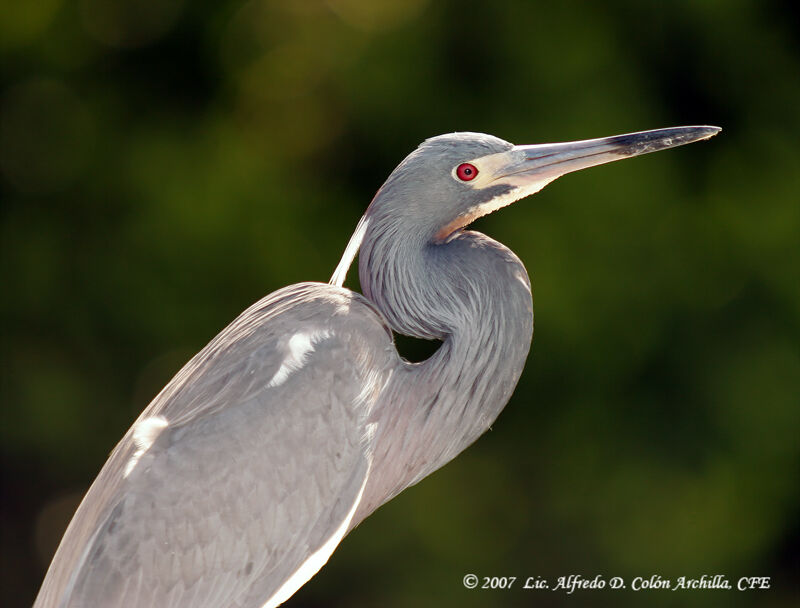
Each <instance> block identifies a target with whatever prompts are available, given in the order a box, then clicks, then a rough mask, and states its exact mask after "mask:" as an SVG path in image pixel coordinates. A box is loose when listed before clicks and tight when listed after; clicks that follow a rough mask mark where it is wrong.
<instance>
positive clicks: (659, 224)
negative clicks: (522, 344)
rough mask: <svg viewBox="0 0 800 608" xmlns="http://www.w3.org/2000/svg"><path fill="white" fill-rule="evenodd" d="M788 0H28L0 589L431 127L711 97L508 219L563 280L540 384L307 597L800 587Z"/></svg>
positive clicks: (654, 111) (550, 597)
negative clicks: (705, 583) (485, 578)
mask: <svg viewBox="0 0 800 608" xmlns="http://www.w3.org/2000/svg"><path fill="white" fill-rule="evenodd" d="M794 11H796V9H795V7H794V4H791V3H789V2H786V1H783V2H780V1H777V0H773V1H766V2H757V1H755V0H727V1H725V2H720V1H716V2H714V1H707V2H690V1H688V0H684V1H676V2H669V3H666V2H655V1H652V0H647V1H635V0H609V1H606V2H602V3H598V2H587V1H584V2H564V3H553V2H534V1H531V2H527V1H524V0H512V1H500V2H494V3H489V2H483V3H479V2H464V1H460V2H454V1H451V0H447V1H434V0H427V1H426V0H390V1H385V2H373V1H372V0H327V1H323V0H303V1H292V0H251V1H249V2H242V1H240V0H219V1H217V2H203V1H200V2H188V1H184V0H149V1H148V2H134V1H133V0H109V1H101V0H77V1H75V2H70V1H68V0H38V1H36V2H12V1H11V0H2V2H0V14H1V15H2V17H1V18H0V79H1V80H0V198H1V199H2V208H1V209H0V214H1V215H0V217H1V218H2V222H1V224H0V231H1V233H0V236H1V245H0V247H2V249H1V250H2V293H3V297H2V299H1V300H0V307H2V314H3V336H2V339H3V342H2V344H3V358H2V361H3V365H2V425H1V427H0V438H1V439H2V448H1V449H2V464H3V467H2V471H3V484H2V493H3V495H2V512H1V516H2V522H1V523H2V578H0V588H2V591H1V592H0V593H2V596H3V599H2V605H3V606H7V607H9V608H11V607H14V606H28V605H30V603H31V601H32V598H33V597H34V595H35V593H36V590H37V589H38V585H39V584H40V582H41V579H42V576H43V575H44V571H45V568H46V566H47V564H48V562H49V559H50V555H51V554H52V551H53V550H54V548H55V546H56V544H57V542H58V540H59V538H60V534H61V531H62V530H63V527H64V526H65V525H66V522H67V520H68V519H69V517H70V516H71V513H72V511H73V510H74V508H75V506H76V504H77V501H78V500H79V498H80V496H81V494H82V492H83V491H85V489H86V487H87V485H88V483H89V482H90V481H91V479H92V478H93V477H94V475H95V474H96V472H97V471H98V469H99V467H100V466H101V464H102V463H103V461H104V459H105V456H106V454H107V453H108V452H109V450H110V449H111V448H112V447H113V445H114V443H115V442H116V441H117V440H118V438H119V437H121V436H122V434H123V433H124V431H125V430H126V428H127V427H128V426H129V425H130V423H131V422H132V420H133V419H134V417H135V416H136V414H137V413H138V412H139V411H140V410H141V409H142V408H143V407H144V406H145V405H146V404H147V402H148V401H149V400H150V399H151V398H152V397H153V396H154V395H155V393H156V392H157V391H158V389H159V388H160V387H161V386H162V385H163V384H164V383H165V382H166V381H167V380H168V379H169V378H170V377H171V375H172V374H173V373H175V371H177V370H178V368H179V367H180V366H181V365H182V363H183V362H184V361H185V360H186V359H187V358H188V357H189V356H190V355H191V354H192V353H193V352H195V351H196V350H197V349H199V348H200V347H202V346H203V344H204V343H205V342H207V341H208V340H209V339H210V338H212V337H213V336H214V335H215V333H216V332H217V331H218V330H219V329H221V328H222V327H223V326H224V325H225V324H226V323H227V322H228V321H230V320H231V319H232V318H233V317H234V316H235V315H236V314H237V313H238V312H239V311H241V310H242V309H244V308H245V307H246V306H247V305H249V304H250V303H252V302H253V301H255V300H256V299H258V298H260V297H261V296H263V295H264V294H266V293H268V292H270V291H272V290H274V289H276V288H278V287H280V286H282V285H285V284H288V283H293V282H298V281H302V280H323V281H324V280H327V278H328V277H329V276H330V273H331V272H332V270H333V268H334V266H335V265H336V262H337V260H338V257H339V255H340V253H341V251H342V250H343V248H344V245H345V243H346V242H347V239H348V237H349V235H350V232H351V230H352V229H353V228H354V226H355V224H356V221H357V219H358V217H359V216H360V214H361V213H362V212H363V210H364V209H365V208H366V205H367V204H368V202H369V200H370V198H371V196H372V194H373V193H374V191H375V190H376V189H377V187H378V186H379V185H380V184H381V182H382V180H383V179H384V178H385V176H386V175H388V173H389V171H390V170H391V169H392V168H393V167H394V166H395V165H396V164H397V163H398V162H399V161H400V160H401V159H402V157H403V156H404V155H405V154H406V153H408V152H409V151H411V150H412V149H413V148H414V147H415V146H416V145H417V144H418V143H419V142H420V141H421V140H423V139H424V138H426V137H429V136H431V135H434V134H438V133H442V132H447V131H452V130H474V131H485V132H489V133H493V134H495V135H498V136H500V137H503V138H506V139H509V140H511V141H514V142H516V143H537V142H544V141H563V140H569V139H584V138H588V137H599V136H604V135H612V134H616V133H621V132H628V131H636V130H642V129H648V128H655V127H661V126H672V125H680V124H704V123H706V124H718V125H721V126H723V127H724V129H725V130H724V131H723V133H722V134H721V135H720V136H718V137H716V138H715V139H713V140H712V141H710V142H708V143H702V144H696V145H693V146H689V147H687V148H681V149H680V150H676V151H669V152H664V153H661V154H657V155H653V156H648V157H646V158H641V159H635V160H631V161H628V162H625V163H616V164H614V165H610V166H607V167H602V168H597V169H592V170H591V171H586V172H582V173H579V174H576V175H571V176H569V177H567V178H565V179H564V180H562V181H559V182H557V183H556V184H554V185H552V186H550V187H549V188H547V189H546V190H545V191H543V192H542V193H540V194H538V195H537V196H536V197H534V198H533V199H530V200H528V201H526V202H524V203H521V204H519V205H517V206H515V207H514V208H512V209H509V210H504V211H502V212H501V213H499V214H495V215H493V216H490V217H488V218H485V219H483V220H481V221H480V222H479V223H478V225H477V228H478V229H480V230H483V231H485V232H487V233H489V234H490V235H492V236H494V237H495V238H498V239H500V240H502V241H503V242H505V243H506V244H508V245H509V246H511V247H512V249H514V250H515V251H516V252H517V253H518V254H519V255H520V257H521V258H522V259H523V260H524V261H526V263H527V264H528V268H529V270H530V273H531V276H532V279H533V282H534V291H535V294H536V296H535V299H536V313H537V330H536V332H537V333H536V337H535V339H534V346H533V349H532V352H531V356H530V358H529V361H528V367H527V370H526V372H525V374H524V376H523V378H522V380H521V382H520V385H519V387H518V390H517V391H516V394H515V396H514V398H513V399H512V401H511V403H510V404H509V406H508V408H507V409H506V411H505V412H504V413H503V415H502V416H501V417H500V419H499V420H498V421H497V423H496V424H495V426H494V429H493V430H492V432H490V433H488V434H487V435H486V436H485V437H484V438H482V439H481V440H480V441H479V442H478V443H477V444H476V445H475V446H474V447H473V448H471V449H470V450H468V451H467V452H466V453H465V454H463V455H462V456H461V457H459V458H458V459H456V460H455V461H454V462H453V463H452V464H451V465H449V466H447V467H445V469H443V470H442V471H441V472H439V473H437V474H436V475H434V476H433V477H432V478H430V479H428V480H426V481H425V482H423V483H421V484H420V485H419V486H417V487H415V488H413V489H411V490H409V491H407V492H405V493H404V494H403V495H401V496H400V497H398V498H397V499H395V500H394V501H392V502H391V503H389V504H388V505H387V506H386V507H384V508H382V509H381V510H380V511H379V512H378V513H376V514H375V515H374V516H373V517H371V518H370V519H368V520H367V521H366V522H365V523H364V524H362V525H361V526H360V527H359V529H357V530H356V531H355V532H354V533H353V534H351V535H350V536H349V537H348V538H347V539H345V541H344V542H343V544H342V546H341V547H340V549H339V550H338V551H337V552H336V553H335V554H334V557H333V558H332V560H331V561H330V563H329V564H328V565H327V566H326V567H325V568H324V569H323V571H322V572H321V573H320V574H319V576H317V577H316V578H314V579H313V580H312V582H311V583H309V584H308V585H307V586H306V587H305V588H303V589H302V590H301V591H300V592H299V593H298V594H297V596H296V597H295V598H294V599H293V600H292V601H291V602H289V604H288V605H289V606H389V607H393V606H396V607H401V606H467V607H469V606H476V607H477V606H523V605H530V604H536V605H541V606H557V605H558V606H561V605H575V604H578V603H585V604H588V605H592V606H602V605H613V606H641V605H649V606H662V605H663V606H675V605H692V606H695V605H696V606H718V605H725V606H750V605H753V606H755V605H757V606H767V607H773V606H774V607H778V606H789V605H797V603H796V600H797V599H798V571H799V570H800V565H799V563H798V551H799V548H798V547H799V546H800V527H798V522H800V518H799V517H798V512H799V509H798V504H799V503H800V491H799V486H798V479H799V478H800V477H799V474H800V470H799V469H800V407H798V406H800V399H798V396H799V395H800V279H799V278H798V271H799V270H800V204H799V203H800V171H798V167H800V145H798V143H799V142H800V110H799V108H800V30H799V29H798V15H797V13H796V12H794ZM354 281H355V279H353V278H352V277H351V284H352V283H353V282H354ZM403 347H404V349H406V351H407V352H408V353H409V356H412V357H413V356H421V354H420V353H421V352H423V351H421V350H415V349H418V348H421V347H419V345H415V344H406V343H405V342H404V346H403ZM468 572H474V573H476V574H478V575H515V576H519V577H525V576H529V575H530V576H536V575H539V576H543V577H545V578H548V579H550V580H553V579H554V578H555V577H556V576H560V575H567V574H570V573H579V574H582V575H585V576H594V575H595V574H602V575H604V576H607V577H610V576H615V575H619V576H625V577H632V576H637V575H641V576H649V575H650V574H653V573H658V574H661V575H662V576H666V577H675V576H681V575H686V576H695V577H697V576H700V575H701V574H717V573H720V574H726V575H728V576H729V577H731V578H732V579H733V580H734V581H735V580H736V579H737V578H738V577H739V576H744V575H752V576H771V577H772V586H773V589H772V590H770V591H769V592H758V593H756V592H753V593H749V594H748V593H736V592H703V593H700V592H694V593H686V594H682V595H681V597H680V598H679V599H677V600H676V599H675V597H674V596H672V595H670V594H665V593H663V592H660V593H659V592H650V593H648V594H647V595H641V594H638V595H634V594H630V595H626V594H624V593H613V592H609V591H606V592H600V593H597V592H595V593H587V592H583V593H577V594H575V595H570V596H566V595H562V594H560V593H552V592H523V591H521V590H519V589H515V590H512V591H506V592H501V591H467V590H465V589H464V588H463V586H462V584H461V579H462V577H463V576H464V575H465V574H466V573H468Z"/></svg>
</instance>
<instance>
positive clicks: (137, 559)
mask: <svg viewBox="0 0 800 608" xmlns="http://www.w3.org/2000/svg"><path fill="white" fill-rule="evenodd" d="M718 131H719V128H717V127H708V126H701V127H676V128H670V129H658V130H655V131H644V132H641V133H633V134H628V135H619V136H616V137H608V138H603V139H591V140H586V141H577V142H569V143H559V144H543V145H533V146H514V145H512V144H510V143H508V142H506V141H503V140H501V139H498V138H496V137H492V136H490V135H484V134H480V133H453V134H449V135H441V136H439V137H434V138H432V139H429V140H427V141H425V142H424V143H423V144H422V145H420V146H419V148H417V149H416V150H415V151H414V152H412V153H411V154H410V155H409V156H408V157H407V158H406V159H405V160H404V161H403V162H402V163H401V164H400V165H399V166H398V167H397V168H396V169H395V170H394V171H393V172H392V174H391V175H390V176H389V179H388V180H387V181H386V183H385V184H384V185H383V186H382V187H381V188H380V190H379V191H378V193H377V194H376V196H375V198H374V199H373V201H372V203H371V204H370V206H369V208H368V209H367V211H366V213H365V214H364V216H363V218H362V219H361V221H360V223H359V224H358V227H357V229H356V231H355V234H354V235H353V237H352V238H351V240H350V243H349V244H348V246H347V249H346V250H345V254H344V256H343V258H342V261H341V262H340V264H339V266H338V268H337V269H336V272H335V273H334V275H333V278H332V279H331V282H330V283H328V284H323V283H299V284H297V285H291V286H289V287H286V288H284V289H280V290H278V291H276V292H274V293H272V294H270V295H268V296H266V297H265V298H264V299H262V300H260V301H259V302H257V303H256V304H254V305H253V306H251V307H250V308H249V309H247V310H246V311H245V312H243V313H242V314H241V315H240V316H239V317H238V318H237V319H236V320H235V321H233V323H231V324H230V325H229V326H228V327H227V328H225V329H224V330H223V331H222V333H220V334H219V335H218V336H217V337H216V338H214V339H213V340H212V341H211V342H210V343H209V344H208V346H206V347H205V348H204V349H203V350H201V351H200V352H199V353H198V354H197V355H195V357H193V358H192V359H191V360H190V361H189V362H188V363H187V364H186V366H185V367H184V368H183V369H182V370H181V371H180V372H178V374H177V375H176V376H175V378H173V379H172V380H171V381H170V383H169V384H167V386H166V387H165V388H164V389H163V390H162V391H161V393H159V394H158V396H156V398H155V399H154V400H153V402H152V403H151V404H150V405H149V406H148V407H147V408H146V409H145V410H144V412H142V414H141V416H140V417H139V418H138V420H136V422H135V423H134V425H133V426H132V427H131V429H130V430H129V431H128V432H127V433H126V435H125V436H124V437H123V438H122V440H121V441H120V442H119V444H118V445H117V446H116V448H115V449H114V451H113V452H112V454H111V456H110V457H109V459H108V461H107V462H106V464H105V466H104V467H103V469H102V470H101V471H100V474H99V475H98V477H97V479H96V480H95V482H94V484H93V485H92V486H91V488H90V489H89V491H88V493H87V494H86V497H85V498H84V499H83V502H82V503H81V505H80V507H79V508H78V510H77V512H76V513H75V516H74V518H73V519H72V522H71V523H70V525H69V527H68V529H67V531H66V533H65V535H64V538H63V540H62V541H61V545H60V546H59V548H58V551H57V552H56V555H55V557H54V558H53V562H52V564H51V565H50V569H49V570H48V572H47V576H46V578H45V580H44V584H43V586H42V589H41V591H40V592H39V596H38V598H37V600H36V604H35V606H36V607H37V608H45V607H47V608H77V607H81V608H89V607H91V608H95V607H100V606H102V607H128V608H130V607H142V608H144V607H147V608H151V607H158V608H166V607H177V606H181V607H187V608H188V607H191V608H204V607H206V608H216V607H239V608H250V607H254V606H265V607H272V606H277V605H278V604H280V603H282V602H283V601H285V600H286V599H288V598H289V597H290V596H291V595H292V594H293V593H294V592H295V591H297V589H299V588H300V586H302V585H303V584H304V583H305V582H306V581H307V580H308V579H309V578H311V577H312V576H313V575H314V574H315V573H316V572H317V571H318V570H319V569H320V568H321V567H322V565H323V564H324V563H325V562H326V561H327V560H328V558H329V557H330V555H331V553H332V552H333V551H334V549H335V548H336V546H337V545H338V544H339V542H340V541H341V540H342V538H343V537H344V536H345V534H347V533H348V532H349V531H350V530H352V529H353V528H354V527H355V526H356V525H358V523H359V522H361V521H362V520H363V519H364V518H365V517H367V516H368V515H369V514H370V513H372V512H373V511H374V510H375V509H376V508H378V507H379V506H380V505H382V504H383V503H385V502H386V501H388V500H389V499H391V498H392V497H393V496H395V495H396V494H397V493H398V492H401V491H402V490H403V489H405V488H407V487H409V486H410V485H413V484H415V483H416V482H418V481H420V480H421V479H422V478H423V477H425V476H426V475H428V474H430V473H431V472H433V471H435V470H436V469H438V468H439V467H441V466H442V465H444V464H445V463H447V462H448V461H450V460H451V459H453V458H454V457H455V456H456V455H457V454H458V453H459V452H461V451H462V450H464V449H465V448H466V447H467V446H468V445H470V444H471V443H472V442H473V441H475V440H476V439H477V438H478V437H479V436H480V435H481V434H482V433H483V432H484V431H486V430H487V429H488V428H489V425H490V424H492V422H493V421H494V420H495V418H496V417H497V416H498V414H499V413H500V411H501V410H502V409H503V407H504V406H505V404H506V402H507V401H508V399H509V397H510V396H511V393H512V391H513V390H514V387H515V386H516V383H517V380H518V379H519V377H520V374H521V373H522V369H523V366H524V364H525V359H526V357H527V354H528V350H529V347H530V343H531V337H532V334H533V307H532V302H531V289H530V281H529V279H528V274H527V272H526V271H525V267H524V266H523V264H522V262H521V261H520V260H519V258H517V256H516V255H514V253H512V252H511V251H510V250H509V249H508V248H506V247H505V246H503V245H501V244H500V243H498V242H496V241H493V240H492V239H490V238H489V237H487V236H485V235H483V234H480V233H478V232H473V231H467V230H465V229H464V228H465V227H466V226H467V225H468V224H469V223H470V222H472V221H473V220H474V219H476V218H478V217H480V216H483V215H486V214H487V213H491V212H492V211H494V210H496V209H499V208H500V207H504V206H506V205H509V204H511V203H513V202H514V201H517V200H519V199H521V198H523V197H525V196H528V195H529V194H532V193H534V192H537V191H538V190H540V189H541V188H543V187H544V186H545V185H546V184H548V183H549V182H551V181H553V180H554V179H556V178H557V177H559V176H561V175H564V174H565V173H569V172H571V171H576V170H578V169H583V168H585V167H591V166H593V165H599V164H601V163H606V162H609V161H613V160H618V159H622V158H629V157H631V156H636V155H638V154H644V153H647V152H654V151H656V150H662V149H664V148H669V147H673V146H679V145H682V144H687V143H690V142H694V141H698V140H701V139H707V138H709V137H711V136H713V135H715V134H716V133H717V132H718ZM359 248H360V258H359V274H360V279H361V285H362V287H363V290H364V295H360V294H358V293H354V292H352V291H350V290H348V289H345V288H343V287H342V284H343V281H344V278H345V274H346V272H347V269H348V267H349V266H350V264H351V262H352V261H353V259H354V257H355V255H356V253H357V251H358V250H359ZM392 331H394V332H397V333H399V334H404V335H407V336H414V337H417V338H427V339H434V338H435V339H438V340H441V341H442V344H441V346H440V347H439V348H438V350H437V351H436V352H435V353H434V354H433V355H432V356H431V357H430V358H429V359H427V360H426V361H423V362H421V363H409V362H407V361H405V360H403V359H402V358H401V357H400V355H399V354H398V352H397V350H396V349H395V347H394V344H393V340H392Z"/></svg>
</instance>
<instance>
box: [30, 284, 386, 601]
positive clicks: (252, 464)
mask: <svg viewBox="0 0 800 608" xmlns="http://www.w3.org/2000/svg"><path fill="white" fill-rule="evenodd" d="M390 340H391V338H390V334H389V333H388V331H387V329H386V327H385V326H384V324H383V323H382V321H381V319H380V317H379V316H378V315H377V314H376V313H375V312H374V310H373V309H372V308H371V307H370V306H369V304H368V303H366V301H365V300H363V299H362V298H361V297H360V296H357V295H356V294H353V293H352V292H349V291H347V290H344V289H341V288H337V287H333V286H329V285H321V284H299V285H294V286H291V287H289V288H286V289H283V290H280V291H278V292H275V293H274V294H271V295H270V296H267V298H265V299H264V300H262V301H260V302H258V303H257V304H255V305H254V306H252V307H251V308H250V309H248V310H247V311H245V312H244V313H243V314H242V315H240V317H239V318H237V319H236V320H235V321H234V322H233V323H232V324H231V325H230V326H229V327H228V328H226V329H225V330H224V331H223V332H222V333H221V334H220V335H219V336H217V337H216V338H215V339H214V340H212V342H211V343H209V345H208V346H206V348H204V349H203V350H202V351H200V353H198V354H197V355H196V356H195V357H194V358H193V359H192V360H191V361H189V363H187V365H186V366H185V367H184V368H183V369H182V370H181V371H180V372H179V373H178V374H177V375H176V377H175V378H174V379H173V380H172V381H171V382H170V383H169V384H168V385H167V386H166V387H165V388H164V390H163V391H162V392H161V393H160V394H159V395H158V396H157V397H156V399H154V401H153V403H151V405H150V406H148V408H146V410H145V411H144V412H143V413H142V415H141V416H140V418H139V419H138V420H137V422H136V423H135V424H134V426H133V427H132V428H131V430H130V431H129V432H128V433H127V434H126V436H125V437H124V438H123V439H122V441H121V442H120V443H119V444H118V445H117V447H116V448H115V450H114V452H113V453H112V455H111V457H110V458H109V460H108V462H107V463H106V465H105V466H104V467H103V469H102V471H101V473H100V475H99V476H98V478H97V480H96V481H95V483H94V484H93V486H92V488H91V489H90V490H89V492H88V494H87V496H86V497H85V499H84V501H83V503H82V504H81V506H80V507H79V509H78V511H77V513H76V515H75V517H74V519H73V521H72V523H71V524H70V526H69V528H68V530H67V533H66V534H65V536H64V539H63V540H62V543H61V546H60V547H59V549H58V551H57V553H56V556H55V558H54V560H53V563H52V564H51V567H50V570H49V571H48V574H47V577H46V578H45V582H44V584H43V586H42V590H41V591H40V594H39V597H38V598H37V602H36V605H35V606H36V607H41V608H44V607H56V606H57V607H64V608H66V607H71V608H77V607H80V608H83V607H86V608H88V607H89V606H92V607H94V606H100V605H102V606H120V607H121V606H126V607H137V606H141V607H144V606H148V607H150V606H160V607H178V606H181V607H184V606H186V607H188V606H191V607H193V608H204V607H207V608H212V607H217V606H242V607H244V606H251V605H259V606H260V605H262V604H264V603H265V602H266V601H267V600H269V599H270V598H273V600H274V601H276V600H277V599H280V598H281V597H283V595H281V593H283V594H284V595H285V594H286V593H287V592H288V591H291V593H293V592H294V590H296V589H297V587H299V585H302V584H303V583H304V582H305V581H306V580H307V579H308V578H309V577H310V576H312V575H313V574H314V572H316V569H318V568H319V567H320V566H321V565H322V564H324V562H325V561H326V560H327V558H328V557H329V555H330V553H331V552H332V551H333V549H334V548H335V546H336V544H338V542H339V541H340V540H341V537H342V536H343V535H344V534H345V533H346V531H347V529H348V527H349V523H350V519H351V518H352V517H353V513H354V512H355V510H356V508H357V506H358V502H359V500H360V497H361V493H362V492H363V488H364V485H365V483H366V479H367V476H368V471H369V457H370V446H369V443H368V437H369V433H368V425H367V418H368V415H369V411H370V408H371V407H372V405H373V403H374V401H375V399H376V397H377V394H378V393H379V391H380V388H381V387H382V385H383V383H385V381H386V378H387V377H388V374H390V373H391V369H392V366H393V365H395V364H396V362H397V361H396V360H395V359H393V358H392V353H393V351H392V350H391V349H390V348H388V347H387V346H388V345H389V343H390ZM279 373H281V374H282V376H280V378H281V381H280V382H273V379H275V378H276V375H277V374H279ZM315 567H316V569H315ZM303 577H305V578H303ZM301 579H302V580H301ZM287 581H288V582H287ZM292 585H296V586H294V587H293V588H292ZM291 593H289V595H291ZM286 597H288V595H286ZM284 599H285V597H284ZM272 605H277V604H272Z"/></svg>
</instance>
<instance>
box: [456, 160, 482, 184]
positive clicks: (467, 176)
mask: <svg viewBox="0 0 800 608" xmlns="http://www.w3.org/2000/svg"><path fill="white" fill-rule="evenodd" d="M456 177H458V179H460V180H461V181H462V182H471V181H472V180H473V179H475V178H476V177H478V168H477V167H476V166H475V165H473V164H471V163H461V164H460V165H458V167H456Z"/></svg>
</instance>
